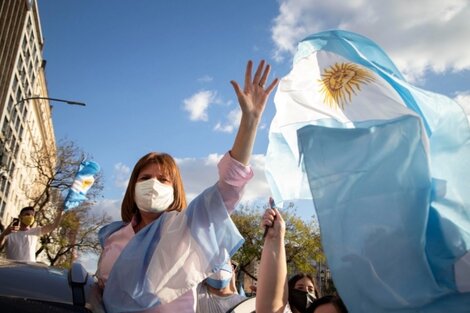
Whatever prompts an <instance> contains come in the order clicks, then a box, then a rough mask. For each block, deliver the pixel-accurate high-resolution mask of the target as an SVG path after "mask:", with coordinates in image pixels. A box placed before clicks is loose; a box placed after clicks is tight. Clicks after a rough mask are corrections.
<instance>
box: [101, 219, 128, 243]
mask: <svg viewBox="0 0 470 313" xmlns="http://www.w3.org/2000/svg"><path fill="white" fill-rule="evenodd" d="M126 225H127V224H126V223H125V222H123V221H115V222H111V223H109V224H108V225H105V226H103V227H101V228H100V230H99V231H98V239H99V241H100V244H101V247H104V242H105V241H106V239H107V238H108V237H109V236H111V235H112V234H113V233H115V232H116V231H118V230H120V229H121V228H123V227H124V226H126Z"/></svg>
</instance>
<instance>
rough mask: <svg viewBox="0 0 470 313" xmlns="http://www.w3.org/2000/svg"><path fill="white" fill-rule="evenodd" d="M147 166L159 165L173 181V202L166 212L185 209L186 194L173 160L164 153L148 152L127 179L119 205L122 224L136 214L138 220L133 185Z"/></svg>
mask: <svg viewBox="0 0 470 313" xmlns="http://www.w3.org/2000/svg"><path fill="white" fill-rule="evenodd" d="M149 164H158V165H160V166H161V167H162V170H163V171H164V172H166V174H167V175H168V176H169V177H170V178H171V179H172V181H173V195H174V201H173V203H172V204H171V205H170V207H169V208H168V209H167V211H179V212H181V210H183V209H184V208H186V194H185V192H184V188H183V181H182V179H181V174H180V171H179V169H178V166H177V165H176V162H175V160H174V159H173V158H172V157H171V156H170V155H169V154H166V153H157V152H150V153H147V154H146V155H144V156H143V157H142V158H140V160H139V161H137V163H136V165H135V166H134V169H133V170H132V174H131V178H130V179H129V184H128V185H127V190H126V193H125V194H124V199H123V200H122V205H121V217H122V220H123V221H124V222H127V223H129V222H130V221H131V220H132V217H133V216H134V214H137V218H138V219H140V215H139V209H138V208H137V204H136V203H135V199H134V195H135V184H136V183H137V178H138V176H139V173H140V171H141V170H142V169H143V168H144V167H146V166H147V165H149Z"/></svg>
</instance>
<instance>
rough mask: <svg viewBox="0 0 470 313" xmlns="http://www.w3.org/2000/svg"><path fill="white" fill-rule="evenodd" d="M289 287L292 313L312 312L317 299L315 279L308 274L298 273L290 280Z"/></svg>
mask: <svg viewBox="0 0 470 313" xmlns="http://www.w3.org/2000/svg"><path fill="white" fill-rule="evenodd" d="M287 285H288V289H289V298H288V299H289V306H290V308H291V310H292V312H293V313H297V312H299V313H304V312H310V310H309V309H310V308H311V306H312V304H313V302H314V301H315V299H316V298H317V294H316V289H315V281H314V280H313V277H312V276H311V275H309V274H306V273H298V274H296V275H294V276H293V277H292V278H291V279H289V282H288V283H287Z"/></svg>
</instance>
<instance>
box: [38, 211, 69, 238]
mask: <svg viewBox="0 0 470 313" xmlns="http://www.w3.org/2000/svg"><path fill="white" fill-rule="evenodd" d="M63 211H64V209H63V208H60V209H58V210H57V215H56V216H55V218H54V221H53V222H52V223H51V224H48V225H45V226H42V228H41V235H45V234H48V233H50V232H51V231H53V230H54V229H56V228H57V227H58V226H59V224H60V221H61V219H62V213H63Z"/></svg>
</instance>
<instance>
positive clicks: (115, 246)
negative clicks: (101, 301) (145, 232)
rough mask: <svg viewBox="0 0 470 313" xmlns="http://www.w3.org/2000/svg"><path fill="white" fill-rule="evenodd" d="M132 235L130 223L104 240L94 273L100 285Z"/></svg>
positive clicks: (106, 277) (104, 281) (105, 279)
mask: <svg viewBox="0 0 470 313" xmlns="http://www.w3.org/2000/svg"><path fill="white" fill-rule="evenodd" d="M134 235H135V233H134V230H133V228H132V223H129V224H128V225H127V226H125V227H123V228H121V229H120V230H118V231H116V232H115V233H113V234H112V235H111V236H109V238H108V239H106V241H105V244H104V247H103V251H102V252H101V256H100V259H99V260H98V269H97V272H96V276H97V277H98V279H99V280H101V282H102V283H104V284H105V283H106V281H107V280H108V277H109V274H110V273H111V269H112V268H113V265H114V262H116V260H117V258H118V257H119V255H120V254H121V252H122V250H123V249H124V248H125V247H126V245H127V243H128V242H129V241H130V240H131V239H132V237H134Z"/></svg>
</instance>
